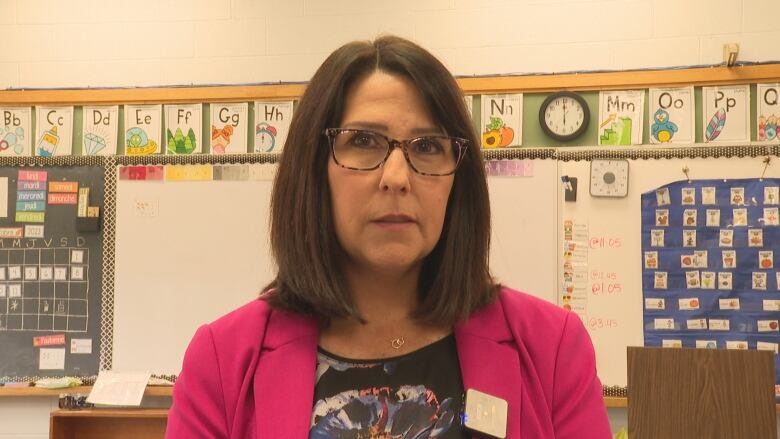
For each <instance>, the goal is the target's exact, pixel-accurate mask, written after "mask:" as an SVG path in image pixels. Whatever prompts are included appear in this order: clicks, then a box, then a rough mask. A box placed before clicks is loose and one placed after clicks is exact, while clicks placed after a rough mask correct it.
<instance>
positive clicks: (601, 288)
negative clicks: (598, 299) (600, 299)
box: [590, 282, 623, 296]
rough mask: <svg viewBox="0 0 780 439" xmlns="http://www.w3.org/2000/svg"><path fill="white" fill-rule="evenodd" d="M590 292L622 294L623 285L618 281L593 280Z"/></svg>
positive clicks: (600, 294) (597, 294)
mask: <svg viewBox="0 0 780 439" xmlns="http://www.w3.org/2000/svg"><path fill="white" fill-rule="evenodd" d="M590 292H591V293H593V294H594V295H596V296H602V295H608V294H620V293H622V292H623V285H621V284H620V283H618V282H593V283H592V284H591V285H590Z"/></svg>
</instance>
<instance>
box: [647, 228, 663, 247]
mask: <svg viewBox="0 0 780 439" xmlns="http://www.w3.org/2000/svg"><path fill="white" fill-rule="evenodd" d="M650 246H651V247H663V246H664V231H663V229H660V230H651V231H650Z"/></svg>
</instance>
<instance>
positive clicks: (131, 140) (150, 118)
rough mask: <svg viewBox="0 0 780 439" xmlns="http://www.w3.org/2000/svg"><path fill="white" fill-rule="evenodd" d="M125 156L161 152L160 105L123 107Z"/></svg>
mask: <svg viewBox="0 0 780 439" xmlns="http://www.w3.org/2000/svg"><path fill="white" fill-rule="evenodd" d="M124 144H125V154H127V155H150V154H159V153H160V152H162V147H161V145H162V105H125V135H124Z"/></svg>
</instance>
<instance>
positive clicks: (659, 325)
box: [653, 319, 674, 329]
mask: <svg viewBox="0 0 780 439" xmlns="http://www.w3.org/2000/svg"><path fill="white" fill-rule="evenodd" d="M653 328H654V329H674V319H653Z"/></svg>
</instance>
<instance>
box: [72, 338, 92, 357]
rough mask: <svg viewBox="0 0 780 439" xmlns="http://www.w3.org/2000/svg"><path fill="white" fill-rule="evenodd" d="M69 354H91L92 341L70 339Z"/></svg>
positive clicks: (88, 339)
mask: <svg viewBox="0 0 780 439" xmlns="http://www.w3.org/2000/svg"><path fill="white" fill-rule="evenodd" d="M70 353H71V354H91V353H92V339H91V338H72V339H71V340H70Z"/></svg>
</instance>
